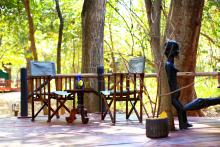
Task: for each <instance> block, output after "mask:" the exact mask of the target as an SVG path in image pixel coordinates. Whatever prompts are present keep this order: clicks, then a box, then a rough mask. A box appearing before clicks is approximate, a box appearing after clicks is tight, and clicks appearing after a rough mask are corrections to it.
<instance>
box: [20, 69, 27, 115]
mask: <svg viewBox="0 0 220 147" xmlns="http://www.w3.org/2000/svg"><path fill="white" fill-rule="evenodd" d="M20 71H21V76H20V77H21V83H20V84H21V86H20V88H21V107H20V110H21V112H20V114H21V118H22V117H23V118H25V117H27V116H28V82H27V69H26V68H21V70H20Z"/></svg>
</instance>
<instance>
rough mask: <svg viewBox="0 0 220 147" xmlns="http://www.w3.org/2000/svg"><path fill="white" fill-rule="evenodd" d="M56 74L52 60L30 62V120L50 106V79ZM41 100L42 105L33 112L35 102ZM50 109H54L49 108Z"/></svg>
mask: <svg viewBox="0 0 220 147" xmlns="http://www.w3.org/2000/svg"><path fill="white" fill-rule="evenodd" d="M55 75H56V71H55V64H54V63H53V62H37V61H31V62H30V76H29V84H30V86H29V88H30V89H29V95H28V96H29V98H31V104H32V121H34V120H35V118H36V117H37V116H38V114H39V113H40V112H41V111H42V110H43V109H44V108H46V107H47V108H48V107H50V106H49V104H48V99H49V97H50V81H51V80H52V77H53V76H55ZM37 101H38V102H41V103H42V105H41V106H40V108H39V109H38V110H37V111H36V113H35V102H37ZM51 111H54V110H53V109H51Z"/></svg>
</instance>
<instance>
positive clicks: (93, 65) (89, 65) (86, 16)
mask: <svg viewBox="0 0 220 147" xmlns="http://www.w3.org/2000/svg"><path fill="white" fill-rule="evenodd" d="M105 5H106V0H84V4H83V10H82V16H81V17H82V72H83V73H96V72H97V66H99V65H103V62H104V61H103V38H104V21H105ZM97 83H98V82H97V80H94V79H90V80H89V81H86V82H85V86H87V87H88V86H89V87H92V88H95V89H97ZM84 102H85V106H86V107H87V109H88V111H89V112H97V111H100V101H99V99H98V97H95V96H94V95H93V94H88V95H85V101H84Z"/></svg>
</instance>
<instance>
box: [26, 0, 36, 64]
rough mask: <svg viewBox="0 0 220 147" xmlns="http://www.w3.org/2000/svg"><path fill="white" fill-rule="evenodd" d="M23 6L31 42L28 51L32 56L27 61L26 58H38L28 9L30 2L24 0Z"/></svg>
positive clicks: (32, 23)
mask: <svg viewBox="0 0 220 147" xmlns="http://www.w3.org/2000/svg"><path fill="white" fill-rule="evenodd" d="M24 7H25V11H26V13H27V17H28V24H29V40H30V42H31V46H30V48H29V52H31V53H32V58H30V59H27V61H28V60H32V59H34V60H38V57H37V49H36V46H35V37H34V22H33V18H32V14H31V10H30V2H29V0H24Z"/></svg>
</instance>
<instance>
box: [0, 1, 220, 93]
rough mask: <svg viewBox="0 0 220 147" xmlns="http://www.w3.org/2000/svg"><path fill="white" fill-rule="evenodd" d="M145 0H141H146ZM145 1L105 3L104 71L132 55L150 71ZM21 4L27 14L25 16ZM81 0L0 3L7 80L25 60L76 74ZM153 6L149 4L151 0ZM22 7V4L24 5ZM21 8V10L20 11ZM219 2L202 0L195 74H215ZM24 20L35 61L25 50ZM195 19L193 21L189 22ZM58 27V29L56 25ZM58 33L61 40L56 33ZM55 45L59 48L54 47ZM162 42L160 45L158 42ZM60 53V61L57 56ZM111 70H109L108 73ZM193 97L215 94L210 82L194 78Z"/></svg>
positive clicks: (219, 56) (0, 55)
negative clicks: (48, 63) (141, 58)
mask: <svg viewBox="0 0 220 147" xmlns="http://www.w3.org/2000/svg"><path fill="white" fill-rule="evenodd" d="M146 1H147V0H146ZM146 1H143V0H108V1H106V10H105V24H104V45H103V48H104V51H103V52H104V56H103V57H104V67H105V72H113V71H114V70H116V71H120V72H126V67H125V65H124V62H123V60H124V59H126V60H129V59H130V58H133V57H136V56H145V57H146V67H145V73H155V72H157V69H156V68H155V63H154V57H153V56H154V55H153V52H152V49H151V44H150V43H151V42H150V40H151V38H150V35H149V34H150V26H149V22H148V16H147V13H146V6H145V4H146ZM27 2H28V3H29V4H28V6H29V10H30V14H31V15H29V16H28V15H27V14H28V13H27ZM84 2H85V1H83V0H60V1H58V0H54V1H51V0H30V1H29V0H23V1H20V0H3V1H1V2H0V18H1V21H0V30H1V31H0V63H2V64H1V65H0V68H1V69H3V70H4V69H5V68H4V65H9V66H10V67H11V69H12V79H19V70H20V68H21V67H25V66H26V64H27V61H29V60H32V59H37V60H38V61H53V62H55V63H58V62H57V60H60V65H59V64H57V71H58V73H62V74H69V73H81V72H82V60H83V58H82V57H83V56H84V55H83V54H82V39H83V36H82V34H83V33H82V19H81V13H82V9H83V4H84ZM152 2H155V1H152ZM171 2H172V1H170V0H163V1H162V3H161V4H162V5H161V7H162V8H161V12H162V13H161V19H160V21H161V24H160V30H161V34H165V32H166V24H167V18H168V13H169V10H170V7H171V5H170V3H171ZM25 4H26V5H25ZM25 6H26V8H25ZM219 10H220V2H219V0H207V1H205V3H204V7H203V11H202V22H201V31H200V34H199V43H198V48H197V56H196V69H195V71H202V72H206V71H207V72H211V71H219V70H220V63H219V61H220V50H219V48H220V12H219ZM30 18H32V20H33V22H32V23H33V28H32V29H33V30H32V31H33V32H34V37H35V38H34V39H35V49H36V54H37V58H36V57H35V56H34V55H33V54H32V52H31V51H30V46H32V47H33V44H31V42H30V41H29V40H30V39H31V37H33V36H31V35H30V34H29V32H30V28H29V26H30V23H31V22H30V21H28V20H29V19H30ZM195 19H196V18H195ZM62 23H63V26H61V25H60V24H62ZM61 29H62V37H61V42H59V39H58V36H59V31H60V30H61ZM59 43H60V45H59ZM161 44H162V43H161ZM58 48H59V50H60V58H57V57H58V56H57V55H58ZM114 68H115V69H114ZM196 80H197V81H199V82H195V83H196V84H195V86H196V91H197V96H198V97H210V96H216V88H213V87H216V85H217V84H216V80H215V81H214V80H212V79H211V78H210V79H209V80H207V78H206V79H205V78H203V79H196ZM147 87H148V91H149V92H150V94H152V95H154V94H155V91H156V90H155V88H152V87H155V80H152V81H151V82H149V83H148V85H147Z"/></svg>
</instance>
